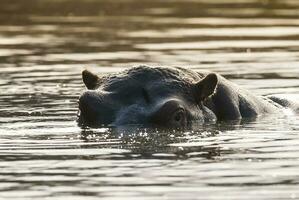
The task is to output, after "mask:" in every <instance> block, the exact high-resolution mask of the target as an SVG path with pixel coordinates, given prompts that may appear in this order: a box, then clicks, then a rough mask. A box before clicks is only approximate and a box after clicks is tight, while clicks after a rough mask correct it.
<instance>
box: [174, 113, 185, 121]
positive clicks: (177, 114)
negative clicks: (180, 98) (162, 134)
mask: <svg viewBox="0 0 299 200" xmlns="http://www.w3.org/2000/svg"><path fill="white" fill-rule="evenodd" d="M183 117H184V113H183V111H182V110H179V111H177V112H175V114H174V117H173V119H174V120H175V121H176V122H179V121H181V120H182V119H183Z"/></svg>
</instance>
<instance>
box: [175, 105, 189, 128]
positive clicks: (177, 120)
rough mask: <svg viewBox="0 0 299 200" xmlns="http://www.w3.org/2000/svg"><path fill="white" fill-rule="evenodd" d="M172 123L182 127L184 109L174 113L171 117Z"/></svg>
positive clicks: (184, 116) (184, 119)
mask: <svg viewBox="0 0 299 200" xmlns="http://www.w3.org/2000/svg"><path fill="white" fill-rule="evenodd" d="M172 121H173V123H175V124H177V125H180V126H184V123H185V122H186V114H185V111H184V109H178V110H177V111H175V112H174V114H173V115H172Z"/></svg>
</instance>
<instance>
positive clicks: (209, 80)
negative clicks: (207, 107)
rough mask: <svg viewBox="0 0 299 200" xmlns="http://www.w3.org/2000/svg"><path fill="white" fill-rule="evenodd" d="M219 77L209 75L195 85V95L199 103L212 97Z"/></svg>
mask: <svg viewBox="0 0 299 200" xmlns="http://www.w3.org/2000/svg"><path fill="white" fill-rule="evenodd" d="M217 84H218V77H217V75H216V74H214V73H210V74H208V75H207V76H206V77H204V78H203V79H202V80H200V81H199V82H197V83H195V84H194V91H195V92H194V93H195V98H196V101H197V102H200V101H203V100H204V99H206V98H208V97H209V96H211V95H212V94H213V93H214V92H215V90H216V87H217Z"/></svg>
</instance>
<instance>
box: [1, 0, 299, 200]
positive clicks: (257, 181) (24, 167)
mask: <svg viewBox="0 0 299 200" xmlns="http://www.w3.org/2000/svg"><path fill="white" fill-rule="evenodd" d="M140 63H146V64H153V65H179V66H185V67H189V68H192V69H195V70H196V69H208V70H212V71H216V72H219V73H221V74H223V75H224V76H225V77H227V78H229V79H231V80H232V81H234V82H236V83H238V84H239V85H241V86H242V87H244V88H248V89H250V90H251V91H252V92H253V93H255V94H257V95H266V94H277V95H281V96H284V97H287V98H291V99H295V100H296V99H297V100H299V80H298V77H299V2H298V1H296V0H284V1H278V0H277V1H275V0H271V1H270V0H261V1H258V0H238V1H236V0H235V1H233V0H217V1H216V0H214V1H209V0H192V1H191V0H184V1H183V0H181V1H179V0H166V1H158V0H118V1H116V0H115V1H114V0H113V1H111V0H99V1H96V0H77V1H70V0H42V1H41V0H40V1H38V0H1V6H0V70H1V71H0V198H1V199H68V198H69V199H72V200H73V199H130V200H132V199H155V200H156V199H157V200H160V199H221V200H222V199H254V198H256V199H299V122H298V119H299V118H298V117H297V116H294V115H292V114H290V115H289V116H269V117H267V118H263V119H261V120H258V121H254V122H244V123H242V124H239V125H237V124H229V123H222V124H214V125H206V126H204V127H198V128H197V129H195V130H194V131H189V132H177V131H176V132H175V131H173V132H172V131H169V132H163V131H159V132H156V131H152V130H132V131H128V132H126V133H123V134H117V133H116V132H115V131H114V130H109V129H104V128H103V129H97V130H86V131H83V130H81V129H80V128H78V127H77V125H76V122H75V119H76V112H77V104H76V101H77V98H78V95H79V94H80V93H81V92H82V91H83V90H84V87H83V84H82V81H81V79H80V78H81V77H80V76H81V75H80V73H81V71H82V70H83V69H85V68H88V69H90V70H92V71H94V72H97V73H99V74H104V73H109V72H113V71H119V70H121V69H124V68H126V67H130V66H132V65H137V64H140Z"/></svg>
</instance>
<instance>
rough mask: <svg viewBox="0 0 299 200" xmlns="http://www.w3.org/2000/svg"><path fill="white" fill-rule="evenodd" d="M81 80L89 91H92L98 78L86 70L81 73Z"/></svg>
mask: <svg viewBox="0 0 299 200" xmlns="http://www.w3.org/2000/svg"><path fill="white" fill-rule="evenodd" d="M82 79H83V82H84V84H85V86H86V87H87V89H89V90H93V89H95V88H96V86H97V83H98V80H99V77H98V76H97V75H95V74H93V73H92V72H90V71H88V70H84V71H83V72H82Z"/></svg>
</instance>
